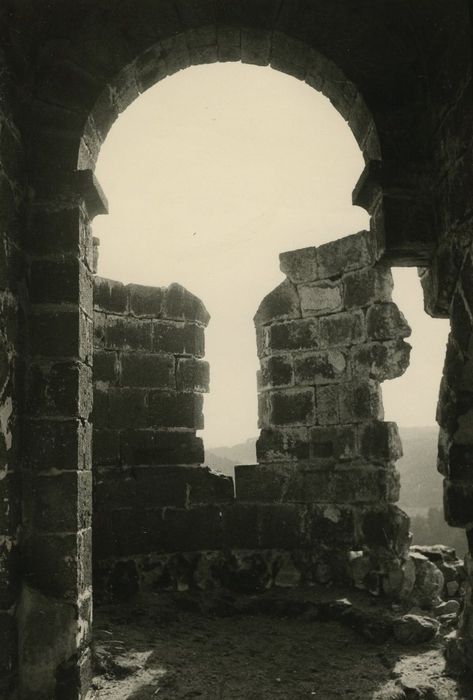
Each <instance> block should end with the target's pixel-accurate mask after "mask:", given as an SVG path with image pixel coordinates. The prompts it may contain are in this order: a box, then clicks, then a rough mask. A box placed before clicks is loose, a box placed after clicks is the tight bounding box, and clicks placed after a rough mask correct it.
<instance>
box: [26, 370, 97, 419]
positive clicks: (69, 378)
mask: <svg viewBox="0 0 473 700" xmlns="http://www.w3.org/2000/svg"><path fill="white" fill-rule="evenodd" d="M27 411H28V413H29V414H30V415H31V416H41V415H45V416H48V417H53V416H66V417H73V416H80V417H83V418H85V419H86V420H88V418H89V416H90V414H91V411H92V370H91V368H90V367H87V366H86V365H84V364H83V363H82V362H61V363H55V364H53V365H37V364H33V365H31V366H30V367H29V371H28V399H27Z"/></svg>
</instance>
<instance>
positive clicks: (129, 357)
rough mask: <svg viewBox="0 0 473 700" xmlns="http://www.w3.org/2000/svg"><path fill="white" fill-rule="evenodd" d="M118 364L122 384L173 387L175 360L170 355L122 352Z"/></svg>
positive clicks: (174, 383) (174, 381) (174, 382)
mask: <svg viewBox="0 0 473 700" xmlns="http://www.w3.org/2000/svg"><path fill="white" fill-rule="evenodd" d="M120 365H121V376H120V383H121V384H122V385H123V386H129V387H133V386H136V387H160V388H163V389H174V388H175V385H176V380H175V361H174V357H172V356H170V355H157V354H152V353H144V352H140V353H130V352H124V353H121V355H120ZM97 376H98V377H99V376H100V375H97Z"/></svg>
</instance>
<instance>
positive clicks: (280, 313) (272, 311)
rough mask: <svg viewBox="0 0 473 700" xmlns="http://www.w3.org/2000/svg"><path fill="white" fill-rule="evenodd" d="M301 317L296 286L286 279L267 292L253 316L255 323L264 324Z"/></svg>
mask: <svg viewBox="0 0 473 700" xmlns="http://www.w3.org/2000/svg"><path fill="white" fill-rule="evenodd" d="M300 317H301V303H300V301H299V296H298V294H297V289H296V287H295V286H294V285H293V284H292V282H290V280H288V279H286V280H284V282H281V284H279V285H278V286H277V287H276V289H273V291H272V292H270V293H269V294H267V295H266V296H265V298H264V299H263V301H262V302H261V304H260V305H259V307H258V311H257V312H256V314H255V316H254V322H255V325H257V326H260V325H265V324H267V323H271V322H272V321H281V320H288V319H294V318H300Z"/></svg>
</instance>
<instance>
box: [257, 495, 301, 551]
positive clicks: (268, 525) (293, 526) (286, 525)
mask: <svg viewBox="0 0 473 700" xmlns="http://www.w3.org/2000/svg"><path fill="white" fill-rule="evenodd" d="M258 510H259V515H258V531H259V546H260V547H261V548H263V549H273V548H274V549H301V548H304V547H306V546H307V544H308V543H307V538H306V532H305V529H304V523H303V517H304V509H303V508H301V507H300V506H299V505H297V504H293V503H270V504H260V505H259V506H258Z"/></svg>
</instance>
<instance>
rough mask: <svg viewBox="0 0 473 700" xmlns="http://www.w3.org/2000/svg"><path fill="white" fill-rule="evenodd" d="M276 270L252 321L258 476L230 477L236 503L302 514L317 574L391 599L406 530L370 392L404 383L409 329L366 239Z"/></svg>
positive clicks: (387, 431)
mask: <svg viewBox="0 0 473 700" xmlns="http://www.w3.org/2000/svg"><path fill="white" fill-rule="evenodd" d="M281 269H282V270H283V271H284V272H285V273H286V275H287V279H286V280H285V281H284V282H282V283H281V284H280V285H279V287H277V288H276V289H275V290H274V291H273V292H272V293H271V294H269V295H268V296H267V297H266V298H265V299H264V300H263V302H262V304H261V305H260V307H259V309H258V312H257V314H256V316H255V324H256V329H257V335H258V354H259V357H260V361H261V371H260V373H259V420H260V427H261V435H260V437H259V439H258V442H257V457H258V462H259V465H258V466H255V465H253V466H240V467H236V494H237V499H238V501H244V502H250V503H252V502H261V503H272V504H275V513H277V512H278V510H277V509H278V508H280V507H281V505H280V504H285V506H286V508H288V509H289V508H292V509H294V510H299V512H300V511H301V510H302V512H303V513H305V518H306V523H309V524H310V527H311V528H312V532H311V537H310V542H311V546H312V548H313V551H314V553H315V554H318V555H319V566H321V565H322V564H324V565H325V566H326V567H327V568H328V569H332V570H333V572H332V575H333V576H334V577H335V578H338V579H339V580H340V579H345V580H346V578H347V577H348V578H349V577H350V576H352V577H353V578H354V579H355V580H356V582H357V583H361V584H364V585H366V586H367V587H371V588H373V587H375V588H376V587H379V588H380V589H381V590H384V592H387V593H393V592H394V590H393V589H394V588H395V585H396V584H395V583H394V579H395V577H394V576H393V575H392V574H393V570H394V569H395V565H396V563H397V564H398V569H399V571H397V575H398V577H397V580H398V583H400V580H401V578H402V576H401V575H400V568H401V567H402V560H403V555H404V554H405V551H406V546H407V544H408V519H407V516H406V515H405V514H404V513H402V512H401V511H400V510H399V509H397V508H396V507H395V506H394V505H393V504H394V503H395V501H397V500H398V497H399V477H398V473H397V471H396V469H395V466H394V463H395V461H396V460H397V459H398V458H399V457H400V456H401V455H402V449H401V444H400V440H399V436H398V432H397V426H396V425H395V424H394V423H389V422H384V421H383V406H382V397H381V390H380V382H382V381H383V380H385V379H392V378H394V377H397V376H399V375H401V374H402V373H403V372H404V371H405V369H406V367H407V365H408V361H409V351H410V346H409V345H408V344H407V343H406V342H405V341H404V340H403V339H404V338H405V337H406V336H408V335H409V334H410V329H409V326H408V325H407V323H406V321H405V319H404V317H403V316H402V314H401V313H400V311H399V309H398V308H397V306H396V305H395V304H394V303H393V302H392V300H391V291H392V277H391V272H390V270H389V268H386V267H385V266H383V265H381V264H379V263H377V251H376V246H375V243H374V237H373V236H372V235H371V234H370V233H367V232H362V233H360V234H357V235H354V236H349V237H347V238H344V239H341V240H339V241H335V242H334V243H329V244H327V245H323V246H320V247H319V248H305V249H303V250H299V251H293V252H290V253H284V254H282V255H281ZM276 504H277V506H276ZM301 532H302V533H303V532H304V526H303V525H302V526H301ZM350 550H351V551H352V553H351V554H350V555H349V554H348V552H349V551H350ZM355 551H356V552H357V553H356V556H355ZM337 568H338V570H337ZM375 574H377V575H378V579H379V580H378V581H375V579H376V575H375ZM363 579H365V580H363Z"/></svg>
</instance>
